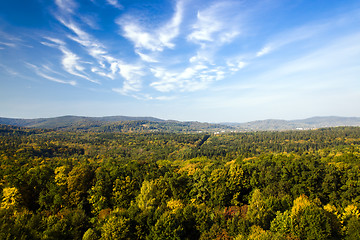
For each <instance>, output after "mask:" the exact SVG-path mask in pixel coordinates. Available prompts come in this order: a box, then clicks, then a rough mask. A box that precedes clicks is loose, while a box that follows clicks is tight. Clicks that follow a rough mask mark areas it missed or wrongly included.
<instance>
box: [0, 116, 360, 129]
mask: <svg viewBox="0 0 360 240" xmlns="http://www.w3.org/2000/svg"><path fill="white" fill-rule="evenodd" d="M0 124H5V125H13V126H18V127H30V128H48V129H49V128H50V129H62V130H83V131H88V130H89V131H106V132H113V131H117V132H119V131H120V132H127V131H164V132H193V131H210V132H215V131H281V130H303V129H304V130H305V129H314V128H325V127H338V126H360V118H359V117H336V116H331V117H312V118H307V119H300V120H279V119H268V120H258V121H251V122H246V123H220V124H214V123H202V122H196V121H188V122H182V121H175V120H163V119H159V118H154V117H130V116H107V117H84V116H61V117H54V118H36V119H20V118H0Z"/></svg>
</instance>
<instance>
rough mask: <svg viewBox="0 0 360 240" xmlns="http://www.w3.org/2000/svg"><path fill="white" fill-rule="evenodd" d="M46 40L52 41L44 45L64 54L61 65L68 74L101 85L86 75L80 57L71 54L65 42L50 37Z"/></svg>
mask: <svg viewBox="0 0 360 240" xmlns="http://www.w3.org/2000/svg"><path fill="white" fill-rule="evenodd" d="M45 39H46V40H48V41H50V43H48V42H42V44H44V45H46V46H50V47H56V48H58V49H59V50H60V51H61V52H62V53H63V57H62V59H61V63H62V65H63V68H64V70H65V71H66V72H68V73H70V74H72V75H74V76H77V77H80V78H83V79H86V80H88V81H90V82H93V83H99V82H98V81H96V80H93V79H91V78H90V77H89V76H87V75H86V74H85V73H84V70H85V68H84V67H83V66H82V65H81V64H80V57H79V56H78V55H76V54H75V53H73V52H71V51H70V50H69V49H68V48H66V46H65V42H64V41H62V40H59V39H55V38H49V37H46V38H45Z"/></svg>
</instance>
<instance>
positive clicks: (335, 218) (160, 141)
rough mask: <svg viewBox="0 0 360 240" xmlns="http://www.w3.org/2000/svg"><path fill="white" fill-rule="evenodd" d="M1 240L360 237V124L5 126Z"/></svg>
mask: <svg viewBox="0 0 360 240" xmlns="http://www.w3.org/2000/svg"><path fill="white" fill-rule="evenodd" d="M0 161H1V164H0V189H1V190H0V199H1V205H0V239H236V240H239V239H360V210H359V209H360V171H359V170H360V169H359V167H360V128H359V127H338V128H324V129H317V130H306V131H283V132H249V133H223V134H213V133H206V132H204V133H191V134H185V133H161V132H158V133H156V132H146V133H141V132H137V133H129V132H127V133H123V132H111V131H109V132H107V131H106V132H89V131H78V130H72V131H60V130H52V129H29V128H22V127H12V126H7V125H0Z"/></svg>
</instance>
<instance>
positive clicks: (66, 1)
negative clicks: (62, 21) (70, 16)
mask: <svg viewBox="0 0 360 240" xmlns="http://www.w3.org/2000/svg"><path fill="white" fill-rule="evenodd" d="M55 4H56V5H57V6H58V8H59V10H60V11H61V12H63V13H73V12H74V10H75V9H76V8H77V6H78V5H77V4H76V2H75V1H73V0H55Z"/></svg>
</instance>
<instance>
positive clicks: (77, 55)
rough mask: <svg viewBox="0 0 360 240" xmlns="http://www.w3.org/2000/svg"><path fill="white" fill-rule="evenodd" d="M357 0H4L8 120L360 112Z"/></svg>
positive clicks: (1, 104)
mask: <svg viewBox="0 0 360 240" xmlns="http://www.w3.org/2000/svg"><path fill="white" fill-rule="evenodd" d="M359 103H360V1H358V0H341V1H339V0H243V1H241V0H234V1H227V0H215V1H211V0H210V1H209V0H199V1H197V0H178V1H175V0H167V1H163V0H146V1H145V0H127V1H125V0H124V1H121V0H12V1H0V116H2V117H20V118H37V117H54V116H61V115H82V116H109V115H128V116H153V117H159V118H162V119H175V120H195V121H206V122H245V121H251V120H261V119H270V118H276V119H300V118H306V117H312V116H330V115H337V116H359V117H360V107H359Z"/></svg>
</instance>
